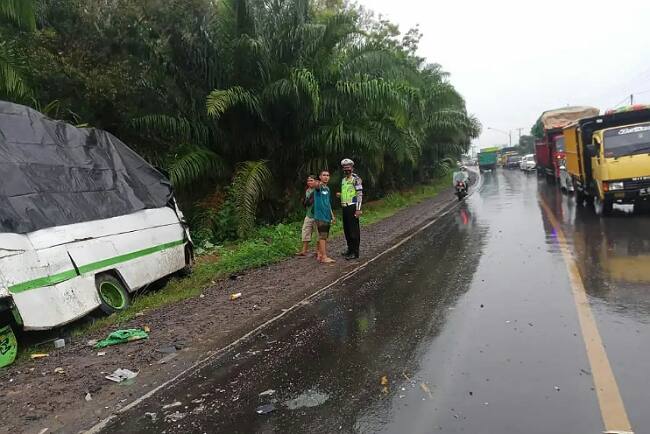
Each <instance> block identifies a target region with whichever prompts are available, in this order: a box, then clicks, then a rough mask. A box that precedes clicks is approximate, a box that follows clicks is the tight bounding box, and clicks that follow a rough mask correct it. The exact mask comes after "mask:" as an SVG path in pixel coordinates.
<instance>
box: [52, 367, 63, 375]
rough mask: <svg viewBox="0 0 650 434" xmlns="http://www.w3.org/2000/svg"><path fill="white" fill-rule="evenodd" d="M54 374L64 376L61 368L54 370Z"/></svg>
mask: <svg viewBox="0 0 650 434" xmlns="http://www.w3.org/2000/svg"><path fill="white" fill-rule="evenodd" d="M54 373H55V374H65V369H63V368H54Z"/></svg>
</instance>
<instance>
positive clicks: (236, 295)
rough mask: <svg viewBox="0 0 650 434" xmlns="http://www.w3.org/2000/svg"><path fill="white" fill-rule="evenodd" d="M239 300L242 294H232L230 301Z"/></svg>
mask: <svg viewBox="0 0 650 434" xmlns="http://www.w3.org/2000/svg"><path fill="white" fill-rule="evenodd" d="M238 298H241V292H238V293H236V294H230V300H231V301H233V300H237V299H238Z"/></svg>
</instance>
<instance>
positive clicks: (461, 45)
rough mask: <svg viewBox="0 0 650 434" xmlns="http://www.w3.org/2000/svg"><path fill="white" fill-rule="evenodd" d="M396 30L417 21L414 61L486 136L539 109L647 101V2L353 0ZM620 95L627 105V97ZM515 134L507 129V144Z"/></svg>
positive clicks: (486, 141)
mask: <svg viewBox="0 0 650 434" xmlns="http://www.w3.org/2000/svg"><path fill="white" fill-rule="evenodd" d="M359 3H360V4H362V5H363V6H365V7H367V8H369V9H372V10H374V11H375V12H377V13H381V14H382V15H383V16H385V17H386V18H388V19H390V20H391V21H393V22H395V23H397V24H399V25H400V30H402V31H403V32H404V31H406V30H407V29H409V28H410V27H413V26H415V25H416V24H420V29H421V31H422V32H423V33H424V37H423V39H422V42H421V45H420V55H421V56H423V57H426V58H427V60H428V61H430V62H435V63H440V64H441V65H442V66H443V68H444V69H445V70H446V71H448V72H449V73H451V82H452V83H453V84H454V86H455V87H456V88H457V89H458V91H460V93H461V94H462V95H463V96H464V97H465V99H466V101H467V107H468V110H469V111H470V112H471V113H473V114H475V115H476V116H477V117H478V118H479V119H480V121H481V122H482V124H483V134H482V135H481V137H480V138H479V139H478V140H477V142H476V144H477V145H478V147H479V148H482V147H488V146H493V145H498V144H503V143H507V141H508V137H507V136H506V135H505V134H503V133H498V132H496V131H490V130H488V127H492V128H497V129H500V130H514V129H516V128H524V134H527V133H528V132H529V131H530V128H531V126H532V125H533V123H534V122H535V121H536V120H537V118H538V117H539V115H540V114H541V113H542V112H543V111H544V110H550V109H554V108H558V107H562V106H566V105H590V106H594V107H597V108H599V109H601V110H605V109H607V108H612V107H614V106H616V105H623V104H625V102H627V101H629V94H630V93H634V94H635V102H645V103H650V32H649V29H650V1H648V0H619V1H611V0H609V1H602V0H546V1H544V2H540V1H530V0H491V1H482V0H472V1H470V0H452V1H438V0H359ZM626 97H627V99H626ZM517 135H518V132H517V131H513V133H512V136H513V143H516V137H517Z"/></svg>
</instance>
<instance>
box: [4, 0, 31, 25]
mask: <svg viewBox="0 0 650 434" xmlns="http://www.w3.org/2000/svg"><path fill="white" fill-rule="evenodd" d="M0 18H4V19H5V20H7V21H9V22H10V23H12V24H14V25H16V26H17V27H19V28H21V29H23V30H28V31H32V30H35V29H36V17H35V14H34V3H33V1H32V0H2V1H0Z"/></svg>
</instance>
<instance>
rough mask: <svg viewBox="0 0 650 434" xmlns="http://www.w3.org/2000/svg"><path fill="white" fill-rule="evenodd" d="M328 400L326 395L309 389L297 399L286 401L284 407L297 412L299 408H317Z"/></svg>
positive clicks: (328, 397)
mask: <svg viewBox="0 0 650 434" xmlns="http://www.w3.org/2000/svg"><path fill="white" fill-rule="evenodd" d="M328 399H330V396H329V395H328V394H326V393H321V392H318V391H316V390H311V389H310V390H307V391H306V392H303V393H302V394H301V395H299V396H298V397H297V398H294V399H290V400H289V401H286V402H285V403H284V405H286V406H287V408H288V409H289V410H297V409H299V408H310V407H318V406H319V405H321V404H324V403H325V402H326V401H327V400H328Z"/></svg>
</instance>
